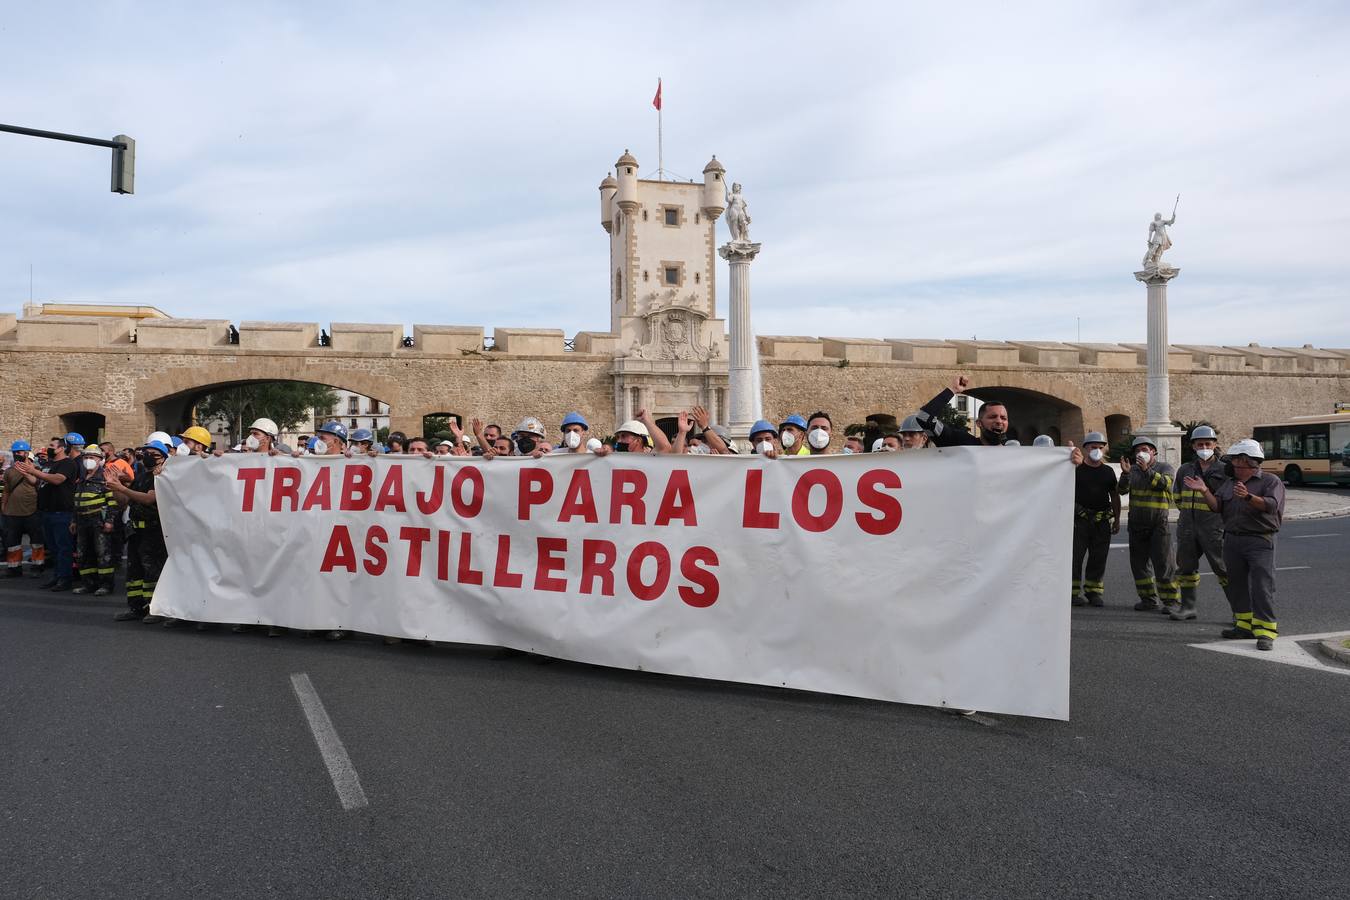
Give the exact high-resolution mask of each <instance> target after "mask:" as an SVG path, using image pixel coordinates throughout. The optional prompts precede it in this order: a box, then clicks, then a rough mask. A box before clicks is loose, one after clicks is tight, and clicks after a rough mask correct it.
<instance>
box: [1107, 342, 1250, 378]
mask: <svg viewBox="0 0 1350 900" xmlns="http://www.w3.org/2000/svg"><path fill="white" fill-rule="evenodd" d="M1131 346H1140V345H1137V344H1131ZM1174 349H1176V350H1184V351H1185V352H1186V353H1189V354H1190V357H1191V362H1192V363H1193V364H1194V365H1195V366H1197V367H1199V368H1201V369H1211V370H1213V371H1215V372H1240V371H1241V370H1242V369H1244V368H1246V367H1247V359H1246V357H1244V356H1243V355H1242V354H1241V353H1238V352H1237V351H1236V350H1234V349H1232V348H1231V347H1215V346H1213V345H1211V344H1178V345H1177V346H1176V347H1175V348H1174Z"/></svg>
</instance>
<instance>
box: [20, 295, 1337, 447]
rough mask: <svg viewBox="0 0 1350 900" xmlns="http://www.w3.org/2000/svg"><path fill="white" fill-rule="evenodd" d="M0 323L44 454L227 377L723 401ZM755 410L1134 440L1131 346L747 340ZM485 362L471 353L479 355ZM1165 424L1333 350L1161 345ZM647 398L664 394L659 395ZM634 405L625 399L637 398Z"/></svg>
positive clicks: (393, 355)
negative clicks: (985, 409) (951, 402)
mask: <svg viewBox="0 0 1350 900" xmlns="http://www.w3.org/2000/svg"><path fill="white" fill-rule="evenodd" d="M230 327H231V323H230V322H229V321H228V320H224V319H174V318H146V319H132V318H119V317H107V316H79V315H27V316H25V317H19V316H17V315H15V314H12V313H11V314H0V379H3V381H2V383H3V390H0V437H3V439H4V441H5V442H8V441H10V440H13V439H14V438H16V437H25V438H30V439H36V440H39V441H45V440H46V438H47V437H49V436H50V435H52V434H57V433H59V432H61V431H62V430H63V428H64V426H65V425H66V424H68V423H69V422H70V421H73V420H72V418H71V417H73V416H76V415H78V414H95V415H101V416H103V417H104V418H105V419H106V427H107V436H108V438H109V439H110V440H112V441H114V442H115V443H117V444H118V445H119V446H121V445H127V444H133V443H137V442H139V441H141V440H143V439H144V437H145V435H146V434H147V433H149V432H150V431H152V430H154V429H155V428H157V427H159V428H166V429H177V428H181V427H182V426H183V425H185V424H187V421H188V417H189V416H190V412H191V407H192V404H193V402H195V399H196V398H197V397H199V396H200V395H201V394H203V393H205V392H206V391H207V390H209V389H212V388H216V387H220V386H223V385H227V384H231V383H238V382H244V381H267V380H297V381H309V382H315V383H321V384H327V385H330V386H333V387H339V388H346V389H350V390H353V391H357V392H359V393H361V394H364V395H366V396H369V397H374V398H377V399H379V400H381V401H383V402H385V403H387V404H389V406H390V408H391V427H392V428H394V429H398V430H402V431H405V432H407V433H409V434H414V433H417V432H418V431H420V429H421V421H422V416H424V415H428V414H433V413H456V414H459V415H461V416H462V417H463V418H464V419H465V421H467V420H468V419H470V418H472V417H473V416H481V417H484V418H485V420H486V419H487V418H489V417H490V418H491V419H492V420H493V421H497V422H499V423H500V424H502V425H503V426H505V427H507V428H508V429H510V428H511V427H512V426H513V425H514V424H515V422H517V421H518V420H519V419H520V418H522V417H524V416H526V415H537V416H539V417H540V418H541V419H543V420H544V422H545V424H546V426H547V427H548V428H550V429H553V428H556V427H557V423H558V422H559V421H560V420H561V418H562V416H563V414H565V413H566V412H568V411H570V410H573V409H577V410H580V411H582V412H583V413H584V414H585V415H586V416H587V417H588V419H589V420H590V422H591V425H592V430H593V431H594V432H595V433H597V434H608V433H610V432H612V431H613V429H614V427H615V426H616V425H617V424H618V422H619V421H620V417H621V416H623V415H624V414H625V413H626V412H627V410H628V409H629V408H631V406H632V404H634V403H637V404H638V405H645V406H647V407H649V408H650V409H652V410H653V413H654V415H656V416H657V417H658V418H660V417H664V416H669V415H673V414H674V413H676V412H678V410H679V409H680V408H681V407H686V406H688V405H692V404H691V403H690V402H689V401H690V399H691V398H692V399H693V400H695V401H697V402H701V403H703V404H704V405H706V406H709V407H710V408H711V409H712V410H713V412H714V417H715V418H716V419H717V420H718V421H725V419H724V412H725V406H724V404H725V397H724V396H723V394H724V391H722V390H721V389H720V388H715V387H710V386H709V385H708V382H707V381H706V379H705V378H703V377H702V376H700V375H698V374H697V373H692V374H691V373H684V372H683V371H682V368H681V367H682V366H685V365H687V361H685V360H679V359H674V360H651V361H647V362H648V368H655V369H662V368H663V367H664V368H668V369H669V371H662V372H656V371H653V372H652V373H651V375H652V376H655V377H650V378H649V383H648V385H647V386H645V387H640V388H628V387H625V386H623V385H624V384H625V382H624V381H623V368H624V365H625V363H626V362H627V361H626V360H625V359H624V358H623V356H622V352H623V351H622V350H621V349H620V346H619V345H620V338H619V335H617V334H612V333H597V332H581V333H579V334H578V335H576V337H575V338H573V339H572V340H570V341H569V340H567V339H566V338H565V335H564V333H563V332H562V331H561V330H556V329H523V328H497V329H495V331H493V333H492V338H493V340H492V341H490V342H486V343H485V340H484V338H485V332H484V329H483V328H482V327H478V326H447V325H417V326H415V327H414V330H413V335H412V337H413V344H414V345H413V346H412V347H405V346H404V345H403V338H404V334H403V327H402V326H401V325H397V324H357V323H336V322H335V323H332V324H331V325H330V326H329V327H328V328H327V331H328V333H329V334H330V335H331V342H330V343H329V345H328V346H320V341H319V334H320V325H319V324H318V323H293V322H241V323H240V324H239V326H238V343H237V344H236V343H231V338H230ZM758 342H759V351H760V362H761V377H762V385H763V397H764V410H765V413H766V414H767V415H768V416H770V417H771V418H774V419H781V418H782V417H784V416H786V415H787V414H789V413H792V412H800V413H810V412H812V411H814V410H816V409H824V410H827V411H829V412H830V413H831V415H832V416H833V417H834V419H835V422H836V424H837V425H839V426H841V427H842V426H843V425H846V424H849V423H852V422H862V421H864V419H865V418H866V417H867V416H869V415H871V414H875V413H884V414H889V415H894V416H897V417H903V416H904V415H906V414H908V413H909V412H912V411H914V410H915V409H917V407H918V406H919V405H920V404H921V403H923V402H925V401H926V400H927V399H929V398H930V397H932V396H933V395H934V394H935V393H937V391H939V390H940V389H941V388H942V387H943V386H945V385H946V384H947V383H948V382H949V381H950V380H951V377H952V374H953V373H954V372H956V371H964V372H966V373H968V374H969V375H970V376H971V378H972V380H973V382H974V388H973V389H972V390H971V391H970V393H971V394H972V395H974V396H976V397H979V398H981V399H985V400H989V399H999V400H1003V401H1004V402H1007V403H1008V404H1009V408H1010V413H1011V416H1012V419H1013V425H1014V427H1018V426H1020V428H1019V437H1022V438H1024V440H1028V441H1029V440H1030V438H1031V437H1033V436H1034V435H1035V434H1036V433H1049V434H1052V435H1053V436H1055V437H1056V438H1057V439H1059V440H1061V441H1067V440H1074V441H1077V440H1080V439H1081V436H1082V434H1083V432H1084V431H1086V430H1092V429H1096V430H1107V431H1109V432H1110V433H1111V434H1112V436H1113V437H1115V436H1117V435H1119V434H1121V433H1125V432H1128V430H1129V429H1130V428H1131V426H1138V425H1140V424H1142V422H1143V418H1144V404H1145V375H1146V372H1145V359H1144V356H1145V349H1144V346H1143V345H1142V344H1066V343H1053V342H998V341H957V340H953V341H934V340H905V339H892V340H880V339H867V338H829V337H826V338H815V337H788V336H763V335H762V336H760V337H759V338H758ZM489 347H490V348H491V349H488V348H489ZM1169 368H1170V371H1171V385H1172V414H1173V416H1174V418H1177V419H1179V420H1181V421H1190V420H1192V419H1207V420H1209V421H1211V422H1213V423H1214V424H1215V426H1216V427H1218V428H1219V430H1220V432H1221V433H1222V434H1223V435H1224V436H1225V437H1231V438H1234V439H1236V437H1238V436H1241V435H1246V434H1249V433H1250V431H1251V428H1252V426H1253V425H1255V424H1258V423H1260V422H1267V421H1278V420H1282V419H1285V418H1288V417H1290V416H1294V415H1309V414H1324V413H1330V412H1331V411H1332V408H1333V406H1334V404H1335V403H1336V402H1337V401H1350V349H1332V350H1327V349H1317V348H1313V347H1310V346H1303V347H1298V348H1273V347H1260V346H1256V345H1250V346H1246V347H1215V346H1202V345H1190V344H1184V345H1174V346H1172V347H1171V350H1170V353H1169ZM663 382H664V384H663ZM635 392H636V393H635Z"/></svg>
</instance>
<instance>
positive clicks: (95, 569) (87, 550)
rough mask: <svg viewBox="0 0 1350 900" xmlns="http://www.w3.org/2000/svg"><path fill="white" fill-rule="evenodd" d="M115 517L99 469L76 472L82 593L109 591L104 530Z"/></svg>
mask: <svg viewBox="0 0 1350 900" xmlns="http://www.w3.org/2000/svg"><path fill="white" fill-rule="evenodd" d="M116 514H117V504H116V503H115V502H113V498H112V492H110V491H109V490H108V483H107V482H106V481H104V477H103V466H101V465H100V466H99V467H98V468H96V469H94V470H93V471H92V472H91V471H88V470H84V471H82V472H80V478H79V480H78V481H76V482H75V559H76V564H77V565H78V566H79V571H80V579H81V581H82V582H83V583H84V588H85V590H86V591H97V590H99V589H100V588H102V589H104V590H105V591H111V590H112V588H113V558H112V535H111V534H109V533H108V530H107V526H109V525H111V524H112V521H113V518H114V516H116Z"/></svg>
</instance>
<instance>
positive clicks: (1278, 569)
mask: <svg viewBox="0 0 1350 900" xmlns="http://www.w3.org/2000/svg"><path fill="white" fill-rule="evenodd" d="M1311 568H1312V566H1276V567H1275V571H1276V572H1293V571H1296V570H1298V569H1311ZM1213 574H1214V573H1213V572H1201V573H1200V577H1202V578H1203V577H1204V576H1206V575H1213Z"/></svg>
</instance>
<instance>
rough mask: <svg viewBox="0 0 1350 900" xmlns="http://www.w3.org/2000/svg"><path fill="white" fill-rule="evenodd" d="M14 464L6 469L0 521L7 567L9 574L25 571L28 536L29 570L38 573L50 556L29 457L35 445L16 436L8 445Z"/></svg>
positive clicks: (35, 478)
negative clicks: (24, 545) (25, 547)
mask: <svg viewBox="0 0 1350 900" xmlns="http://www.w3.org/2000/svg"><path fill="white" fill-rule="evenodd" d="M9 452H10V453H11V454H12V455H13V457H14V464H13V465H12V466H10V467H9V468H8V469H6V470H5V475H4V496H3V497H2V498H0V521H3V524H4V538H5V569H6V571H7V573H8V575H9V577H10V578H18V577H20V576H21V575H22V574H23V539H24V536H25V535H26V536H27V537H28V558H29V567H30V570H29V574H31V575H34V576H36V575H37V574H38V570H40V569H41V568H42V564H43V563H44V562H45V561H46V559H47V548H46V544H44V543H43V540H44V538H43V534H42V516H40V515H38V490H37V489H38V479H37V476H36V475H34V474H33V471H34V470H35V469H36V467H35V466H34V465H33V461H32V459H31V458H30V457H31V456H32V453H33V447H32V445H30V444H29V443H28V442H27V441H25V440H17V441H15V442H14V443H13V444H11V445H10V447H9Z"/></svg>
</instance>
